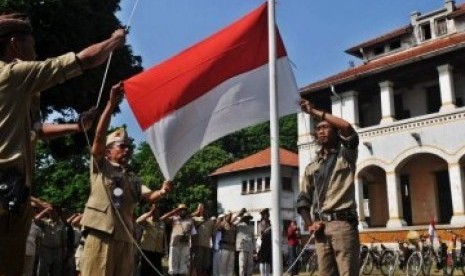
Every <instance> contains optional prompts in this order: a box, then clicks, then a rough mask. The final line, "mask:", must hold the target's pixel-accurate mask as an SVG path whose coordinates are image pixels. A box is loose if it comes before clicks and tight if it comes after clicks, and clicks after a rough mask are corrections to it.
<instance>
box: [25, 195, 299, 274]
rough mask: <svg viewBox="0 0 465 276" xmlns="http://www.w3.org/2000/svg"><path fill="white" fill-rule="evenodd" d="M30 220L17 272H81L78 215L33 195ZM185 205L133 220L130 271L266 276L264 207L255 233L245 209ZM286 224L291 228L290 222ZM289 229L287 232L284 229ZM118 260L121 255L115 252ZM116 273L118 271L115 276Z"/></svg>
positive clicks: (152, 209)
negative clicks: (214, 210)
mask: <svg viewBox="0 0 465 276" xmlns="http://www.w3.org/2000/svg"><path fill="white" fill-rule="evenodd" d="M33 210H34V219H33V221H32V225H31V228H30V231H29V235H28V238H27V243H26V257H25V262H24V270H23V275H27V276H35V275H38V276H45V275H51V276H59V275H63V276H76V275H81V267H82V265H81V264H82V259H81V258H82V253H83V249H84V246H85V243H86V242H87V241H86V239H87V235H88V233H86V231H85V228H83V227H82V225H81V219H82V215H83V214H82V213H73V214H67V215H66V214H65V213H66V212H64V210H63V209H62V208H60V207H59V206H52V205H50V204H48V203H46V202H43V201H41V200H39V199H35V202H34V203H33ZM187 210H188V209H187V206H186V205H185V204H179V205H178V206H177V208H174V209H173V210H171V211H169V212H167V213H166V214H164V215H160V212H159V210H158V208H157V206H156V205H155V204H153V205H151V207H150V209H149V210H148V211H147V212H146V213H144V214H142V215H141V216H139V217H137V218H136V219H135V222H136V226H135V229H134V236H133V238H134V241H135V242H136V243H137V244H134V246H135V247H136V246H137V247H139V248H140V250H134V251H133V258H132V259H133V260H134V262H132V264H133V272H132V274H131V275H140V276H147V275H166V271H165V269H164V267H163V264H162V260H163V258H166V259H167V260H168V271H167V272H168V273H169V274H170V275H195V276H203V275H216V276H220V275H245V276H251V275H252V273H253V272H254V271H255V269H256V268H257V265H258V266H259V270H260V273H261V275H271V274H270V270H271V251H272V250H271V225H270V221H269V211H268V209H264V210H262V212H261V219H260V221H259V236H258V238H257V237H255V233H254V226H253V224H251V223H250V221H251V219H252V216H251V215H250V213H248V212H247V211H246V210H245V209H242V210H241V211H240V212H237V213H231V212H226V213H223V214H220V215H218V217H215V216H212V217H209V216H208V213H207V211H206V210H205V207H204V205H203V204H199V205H198V207H197V209H196V210H195V211H194V212H192V213H189V212H188V211H187ZM290 227H291V226H290ZM289 231H290V230H289ZM120 257H121V258H123V257H122V256H120ZM120 275H122V274H120Z"/></svg>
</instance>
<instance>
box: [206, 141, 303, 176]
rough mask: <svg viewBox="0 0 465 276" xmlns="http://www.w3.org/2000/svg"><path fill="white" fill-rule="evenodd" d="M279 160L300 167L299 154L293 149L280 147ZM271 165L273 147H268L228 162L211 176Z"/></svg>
mask: <svg viewBox="0 0 465 276" xmlns="http://www.w3.org/2000/svg"><path fill="white" fill-rule="evenodd" d="M279 162H280V164H281V165H282V166H289V167H299V158H298V155H297V154H296V153H294V152H292V151H288V150H285V149H282V148H280V149H279ZM269 166H271V148H267V149H265V150H262V151H260V152H257V153H255V154H252V155H250V156H248V157H246V158H244V159H241V160H238V161H236V162H234V163H231V164H228V165H226V166H224V167H221V168H219V169H217V170H216V171H214V172H213V173H212V174H211V175H210V176H216V175H221V174H227V173H233V172H239V171H245V170H250V169H256V168H263V167H269Z"/></svg>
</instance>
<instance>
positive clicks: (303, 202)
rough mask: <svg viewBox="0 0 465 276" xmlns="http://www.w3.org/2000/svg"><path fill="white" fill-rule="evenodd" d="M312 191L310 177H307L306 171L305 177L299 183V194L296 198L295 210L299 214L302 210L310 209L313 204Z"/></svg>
mask: <svg viewBox="0 0 465 276" xmlns="http://www.w3.org/2000/svg"><path fill="white" fill-rule="evenodd" d="M313 189H314V186H313V185H312V183H311V181H310V177H309V176H308V175H307V169H306V170H305V175H304V177H303V178H302V181H301V183H300V193H299V195H298V197H297V204H296V208H297V212H298V213H300V211H301V210H302V209H303V208H308V209H310V208H311V206H312V203H313Z"/></svg>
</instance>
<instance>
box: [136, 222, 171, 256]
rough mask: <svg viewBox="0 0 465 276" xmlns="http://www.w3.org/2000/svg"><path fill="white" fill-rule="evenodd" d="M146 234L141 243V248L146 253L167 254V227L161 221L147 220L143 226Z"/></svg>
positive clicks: (143, 235)
mask: <svg viewBox="0 0 465 276" xmlns="http://www.w3.org/2000/svg"><path fill="white" fill-rule="evenodd" d="M142 227H143V228H144V233H143V234H142V239H141V242H140V248H142V249H143V250H146V251H151V252H158V253H165V239H166V236H165V225H164V223H163V222H160V221H153V220H152V218H149V219H147V220H146V221H145V222H144V223H143V224H142Z"/></svg>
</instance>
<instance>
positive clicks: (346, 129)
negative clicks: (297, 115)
mask: <svg viewBox="0 0 465 276" xmlns="http://www.w3.org/2000/svg"><path fill="white" fill-rule="evenodd" d="M300 108H301V110H302V111H303V112H305V113H307V114H310V115H312V116H315V117H318V118H320V119H322V120H325V121H327V122H328V123H330V124H331V125H333V126H334V127H335V128H337V129H338V130H339V131H340V132H341V135H342V136H344V137H349V136H351V135H352V134H353V133H354V129H353V128H352V125H351V124H350V123H349V122H347V121H346V120H344V119H342V118H339V117H337V116H334V115H332V114H329V113H326V112H325V111H322V110H319V109H317V108H316V107H315V106H314V105H313V104H312V103H311V102H310V101H308V100H305V99H302V100H300Z"/></svg>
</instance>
